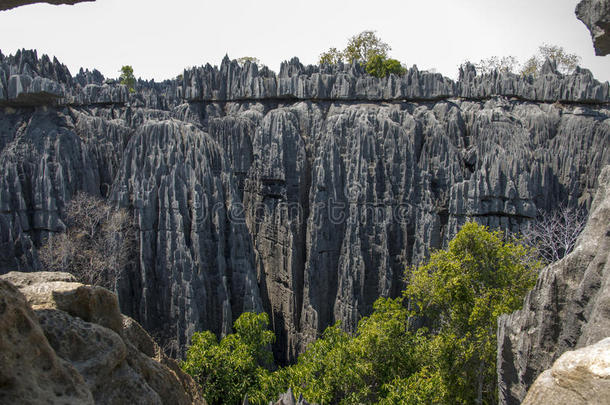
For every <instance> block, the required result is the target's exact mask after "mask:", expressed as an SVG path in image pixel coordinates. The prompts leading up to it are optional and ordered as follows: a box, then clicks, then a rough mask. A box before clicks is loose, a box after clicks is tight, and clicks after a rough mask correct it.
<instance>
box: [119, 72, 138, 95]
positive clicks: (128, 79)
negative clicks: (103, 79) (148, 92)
mask: <svg viewBox="0 0 610 405" xmlns="http://www.w3.org/2000/svg"><path fill="white" fill-rule="evenodd" d="M120 72H121V76H120V77H119V82H120V83H121V84H124V85H125V86H127V88H128V89H129V92H130V93H133V92H135V91H136V90H135V86H136V78H135V77H134V75H133V68H132V67H131V66H129V65H125V66H123V67H122V68H121V70H120Z"/></svg>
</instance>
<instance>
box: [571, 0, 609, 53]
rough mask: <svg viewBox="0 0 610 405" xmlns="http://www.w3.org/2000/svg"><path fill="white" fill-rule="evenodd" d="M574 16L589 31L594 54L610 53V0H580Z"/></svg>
mask: <svg viewBox="0 0 610 405" xmlns="http://www.w3.org/2000/svg"><path fill="white" fill-rule="evenodd" d="M576 16H577V17H578V19H579V20H580V21H582V22H583V23H584V24H585V25H586V26H587V28H588V29H589V31H590V32H591V38H592V40H593V47H594V48H595V54H596V55H599V56H604V55H608V54H610V1H609V0H582V1H581V2H580V3H578V5H577V6H576Z"/></svg>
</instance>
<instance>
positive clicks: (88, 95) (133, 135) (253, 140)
mask: <svg viewBox="0 0 610 405" xmlns="http://www.w3.org/2000/svg"><path fill="white" fill-rule="evenodd" d="M549 69H550V70H547V71H545V72H544V74H542V75H540V76H539V77H538V78H533V77H526V78H523V77H520V76H516V75H510V74H503V73H497V72H495V73H492V74H487V75H482V76H481V75H477V74H476V70H475V69H474V67H472V66H466V67H464V68H463V70H462V73H461V75H460V79H459V80H458V81H456V82H454V81H451V80H450V79H447V78H444V77H442V76H441V75H438V74H432V73H428V72H420V71H418V70H417V68H416V67H413V68H411V69H410V70H409V72H408V73H406V74H405V75H404V76H400V77H398V76H393V75H392V76H390V77H388V78H385V79H377V78H374V77H370V76H368V75H366V74H365V72H364V71H363V70H362V68H361V67H360V66H359V65H356V64H354V65H343V66H341V65H340V66H336V67H330V66H303V65H301V64H300V62H299V61H298V60H297V59H293V60H291V61H290V62H286V63H285V64H283V65H282V69H281V70H280V73H279V74H278V75H276V74H275V73H273V72H270V71H269V70H267V69H266V68H262V69H258V67H257V66H256V65H254V64H249V63H246V64H245V65H244V66H243V67H241V66H239V65H238V64H237V63H236V62H235V61H230V60H228V59H225V60H223V62H222V64H221V66H220V67H219V68H216V67H211V66H209V65H208V66H204V67H200V68H193V69H190V70H186V71H185V72H184V74H183V75H182V80H181V81H176V80H170V81H165V82H162V83H153V82H144V81H139V82H138V83H137V84H136V92H135V93H129V92H128V91H127V89H126V88H125V86H121V85H118V84H116V83H115V82H113V81H111V80H104V77H103V76H102V75H101V74H100V73H99V72H97V71H93V72H91V71H80V72H79V73H78V74H76V75H75V76H72V75H70V72H69V71H68V69H67V68H66V67H65V66H64V65H62V64H61V63H59V62H58V61H57V60H50V59H49V58H48V57H46V56H44V55H43V56H42V57H40V58H39V57H38V56H37V54H36V52H35V51H25V50H23V51H19V52H18V53H17V54H15V55H13V56H2V55H0V100H1V101H0V273H5V272H9V271H12V270H19V271H37V270H41V269H42V268H41V265H40V263H39V260H38V256H37V249H38V247H40V246H41V244H42V243H44V240H45V238H46V237H47V236H48V235H49V234H52V233H57V232H61V231H63V230H64V229H65V223H64V220H65V217H66V206H67V204H68V203H69V201H70V200H71V198H72V197H73V196H74V195H75V194H76V193H77V192H79V191H84V192H87V193H89V194H92V195H94V196H98V197H103V198H107V199H109V200H110V201H112V202H113V203H114V204H116V205H120V206H122V207H125V208H127V209H129V210H130V211H131V212H132V213H133V214H134V218H135V221H136V227H137V230H138V232H137V234H138V237H137V250H138V252H137V253H138V254H137V255H134V256H135V257H137V259H136V260H135V261H134V262H133V263H130V264H129V266H127V268H126V269H125V272H124V277H123V278H122V280H121V282H120V284H119V286H118V293H119V297H120V303H121V310H122V311H123V312H124V313H126V314H128V315H129V316H131V317H133V318H135V319H136V320H137V321H138V322H140V323H141V324H142V325H143V326H144V327H145V328H146V329H147V330H148V331H150V332H151V333H154V334H155V335H157V336H159V337H160V338H161V339H162V340H163V343H164V344H172V345H174V346H176V347H178V350H179V352H180V353H183V351H184V348H185V345H186V344H187V343H188V339H189V337H190V336H191V334H192V333H193V332H195V331H197V330H202V329H209V330H212V331H214V332H216V333H218V334H222V333H226V332H228V331H229V330H230V328H231V325H232V322H233V321H234V320H235V319H236V318H237V317H238V316H239V314H240V313H241V312H243V311H261V310H264V311H266V312H268V313H269V314H270V319H271V326H272V328H273V330H274V332H275V333H276V335H277V336H278V339H277V342H276V344H275V346H274V351H275V354H276V357H277V359H278V361H280V362H288V361H290V360H292V359H294V358H295V356H296V355H297V353H299V352H300V351H301V350H303V348H304V347H305V346H306V344H307V343H308V342H310V341H311V340H312V339H315V338H316V336H318V334H319V333H321V332H322V331H323V330H324V328H325V327H327V326H328V325H331V324H333V323H334V322H336V321H342V324H343V325H344V327H345V328H346V329H348V330H353V329H354V328H355V326H356V324H357V321H358V320H359V319H360V318H361V317H362V316H365V315H367V314H369V313H370V311H371V310H372V305H373V302H374V301H375V299H376V298H377V297H379V296H392V295H396V294H398V293H399V292H400V290H401V289H402V287H403V285H402V275H403V271H404V269H405V267H406V266H408V265H411V264H417V263H419V262H420V261H421V260H423V259H424V258H426V256H427V255H428V253H429V252H430V249H434V248H440V247H443V246H445V245H446V244H447V242H448V241H449V240H450V239H451V237H452V236H453V235H454V234H455V233H456V232H457V230H458V229H459V227H460V226H461V225H462V224H463V223H464V222H466V221H467V220H475V221H478V222H480V223H482V224H485V225H489V226H491V227H492V228H499V229H504V230H507V231H510V232H518V231H519V230H520V229H521V228H522V227H523V226H524V225H525V224H527V223H528V222H529V221H531V220H532V219H533V218H534V217H535V216H536V214H537V212H538V210H540V209H542V210H547V211H548V210H551V209H553V208H555V207H557V206H558V205H560V204H568V205H572V206H580V207H583V208H588V207H589V206H590V204H591V200H592V196H593V193H594V192H595V189H596V187H597V177H598V175H599V173H600V171H601V168H602V167H603V166H604V165H607V164H609V163H610V152H609V151H610V148H609V146H610V95H609V85H608V83H599V82H598V81H596V80H595V79H594V78H593V77H592V75H591V73H590V72H588V71H586V70H578V71H577V72H576V73H575V74H573V75H561V74H559V73H557V72H556V71H553V70H552V69H551V67H549ZM43 79H44V80H43ZM36 80H38V82H37V83H39V84H36V85H35V86H34V85H33V84H32V83H34V82H35V81H36ZM9 83H14V84H13V85H11V86H9Z"/></svg>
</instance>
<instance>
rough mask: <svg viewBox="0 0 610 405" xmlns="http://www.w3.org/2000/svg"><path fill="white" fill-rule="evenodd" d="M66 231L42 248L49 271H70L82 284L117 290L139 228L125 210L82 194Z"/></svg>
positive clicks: (70, 209)
mask: <svg viewBox="0 0 610 405" xmlns="http://www.w3.org/2000/svg"><path fill="white" fill-rule="evenodd" d="M66 223H67V226H68V228H67V230H66V232H63V233H60V234H54V235H51V236H49V238H47V240H46V242H45V244H44V245H43V246H42V247H41V248H40V249H39V251H38V256H39V258H40V261H41V262H42V263H43V264H44V266H45V267H46V268H47V269H48V270H52V271H67V272H69V273H72V274H74V275H75V276H76V277H77V278H78V279H79V280H80V281H81V282H83V283H86V284H91V285H99V286H103V287H106V288H109V289H112V290H115V291H116V289H117V285H118V282H119V280H120V278H121V275H122V273H123V270H124V268H125V266H126V265H127V264H128V263H129V260H130V258H131V255H132V253H133V251H134V248H135V227H134V225H133V219H132V216H131V215H130V214H129V213H128V212H127V211H126V210H125V209H116V208H112V207H111V206H110V205H109V204H108V203H107V202H105V201H104V200H102V199H99V198H97V197H93V196H90V195H87V194H84V193H78V194H77V195H76V196H74V198H73V199H72V201H71V202H70V204H68V209H67V213H66Z"/></svg>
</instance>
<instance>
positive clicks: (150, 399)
mask: <svg viewBox="0 0 610 405" xmlns="http://www.w3.org/2000/svg"><path fill="white" fill-rule="evenodd" d="M118 308H119V307H118V302H117V298H116V295H114V294H113V293H111V292H110V291H108V290H106V289H103V288H101V287H93V286H87V285H83V284H80V283H78V282H76V280H75V279H74V278H73V277H72V276H71V275H70V274H67V273H50V272H40V273H17V272H11V273H8V274H6V275H3V276H1V277H0V349H1V350H0V358H1V359H2V364H3V367H2V370H0V402H2V403H10V402H16V403H31V404H38V403H49V404H55V403H57V404H60V403H61V404H66V403H67V404H93V403H95V404H204V403H205V401H204V400H203V397H202V396H201V394H200V392H199V391H198V388H197V386H196V384H195V382H194V381H193V380H192V379H191V378H190V377H189V376H188V375H186V374H185V373H183V372H182V371H181V370H180V368H179V367H178V365H177V363H176V362H175V361H173V360H172V359H169V358H167V357H166V356H165V355H164V354H163V353H162V352H161V350H160V348H159V347H158V346H157V344H156V343H155V342H154V341H153V340H152V339H151V338H150V336H149V335H148V334H147V333H146V332H145V331H144V329H142V327H141V326H140V325H139V324H138V323H137V322H135V321H134V320H133V319H131V318H128V317H125V316H123V315H122V314H121V313H120V312H119V310H118ZM5 365H7V366H5Z"/></svg>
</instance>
